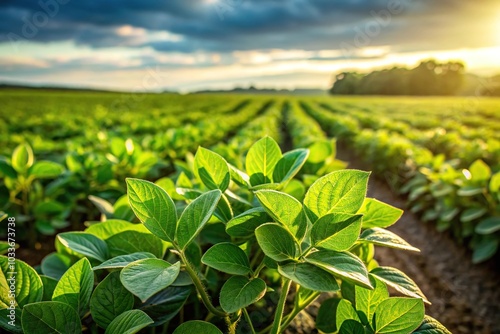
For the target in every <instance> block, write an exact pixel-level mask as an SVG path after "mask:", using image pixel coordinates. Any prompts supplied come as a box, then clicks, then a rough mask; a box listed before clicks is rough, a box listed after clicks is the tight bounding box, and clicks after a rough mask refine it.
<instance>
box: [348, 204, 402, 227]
mask: <svg viewBox="0 0 500 334" xmlns="http://www.w3.org/2000/svg"><path fill="white" fill-rule="evenodd" d="M358 213H359V214H362V215H363V229H367V228H372V227H383V228H386V227H389V226H391V225H393V224H394V223H395V222H397V221H398V219H399V218H401V216H402V215H403V210H401V209H398V208H395V207H393V206H391V205H389V204H387V203H384V202H380V201H379V200H376V199H374V198H366V199H365V201H364V202H363V206H362V207H361V209H360V210H359V211H358Z"/></svg>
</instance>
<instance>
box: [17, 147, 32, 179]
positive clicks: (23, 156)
mask: <svg viewBox="0 0 500 334" xmlns="http://www.w3.org/2000/svg"><path fill="white" fill-rule="evenodd" d="M34 161H35V157H34V155H33V149H32V148H31V146H29V145H28V144H26V143H24V144H21V145H19V146H17V147H16V148H15V149H14V152H13V153H12V167H14V169H15V170H16V171H17V172H19V173H24V172H25V171H27V170H28V168H30V167H31V166H32V165H33V163H34Z"/></svg>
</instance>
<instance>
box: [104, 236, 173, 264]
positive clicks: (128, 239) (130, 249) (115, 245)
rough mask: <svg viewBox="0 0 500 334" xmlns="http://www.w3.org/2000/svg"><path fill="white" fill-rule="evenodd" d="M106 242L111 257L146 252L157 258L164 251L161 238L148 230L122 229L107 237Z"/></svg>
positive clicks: (161, 255)
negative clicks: (144, 231)
mask: <svg viewBox="0 0 500 334" xmlns="http://www.w3.org/2000/svg"><path fill="white" fill-rule="evenodd" d="M106 244H107V245H108V248H109V252H110V255H111V256H113V257H116V256H120V255H127V254H131V253H137V252H147V253H151V254H153V255H154V256H155V257H157V258H162V257H163V252H164V251H163V244H162V241H161V239H160V238H158V237H156V236H154V235H152V234H151V233H149V232H148V233H141V232H137V231H123V232H120V233H118V234H116V235H114V236H112V237H110V238H109V239H107V240H106Z"/></svg>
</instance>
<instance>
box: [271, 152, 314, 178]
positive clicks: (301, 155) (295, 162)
mask: <svg viewBox="0 0 500 334" xmlns="http://www.w3.org/2000/svg"><path fill="white" fill-rule="evenodd" d="M308 156H309V150H307V149H302V148H301V149H296V150H293V151H290V152H287V153H285V154H283V156H282V157H281V159H280V160H279V161H278V163H277V164H276V167H275V168H274V171H273V181H274V182H277V183H280V182H286V181H289V180H291V179H292V178H293V177H294V176H295V175H296V174H297V173H298V172H299V170H300V169H301V168H302V166H304V164H305V162H306V160H307V157H308Z"/></svg>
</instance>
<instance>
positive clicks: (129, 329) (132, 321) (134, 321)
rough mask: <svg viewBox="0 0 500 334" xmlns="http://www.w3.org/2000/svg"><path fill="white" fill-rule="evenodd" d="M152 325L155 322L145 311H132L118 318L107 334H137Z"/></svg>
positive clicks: (112, 323)
mask: <svg viewBox="0 0 500 334" xmlns="http://www.w3.org/2000/svg"><path fill="white" fill-rule="evenodd" d="M152 323H153V320H152V319H151V318H150V317H149V316H148V315H147V314H146V313H144V312H143V311H141V310H130V311H126V312H123V313H122V314H120V315H119V316H117V317H116V318H115V320H113V321H112V322H111V323H110V324H109V326H108V328H107V329H106V332H105V334H135V333H137V332H139V331H140V330H141V329H143V328H145V327H147V326H149V325H151V324H152Z"/></svg>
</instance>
